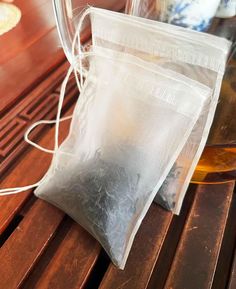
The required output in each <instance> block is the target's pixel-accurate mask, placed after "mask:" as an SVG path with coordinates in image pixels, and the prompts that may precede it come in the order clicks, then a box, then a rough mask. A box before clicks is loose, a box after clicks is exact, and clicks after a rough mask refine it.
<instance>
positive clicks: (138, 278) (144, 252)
mask: <svg viewBox="0 0 236 289" xmlns="http://www.w3.org/2000/svg"><path fill="white" fill-rule="evenodd" d="M172 218H173V215H172V214H171V213H170V212H167V211H165V210H164V209H162V208H160V207H159V206H157V205H155V204H153V205H152V206H151V207H150V209H149V211H148V213H147V215H146V217H145V219H144V221H143V223H142V225H141V227H140V229H139V231H138V233H137V236H136V238H135V240H134V244H133V247H132V250H131V252H130V256H129V258H128V261H127V264H126V267H125V270H124V271H122V270H118V269H117V268H115V266H114V265H110V266H109V268H108V270H107V272H106V275H105V276H104V278H103V281H102V283H101V285H100V287H99V288H101V289H117V288H122V289H126V288H127V289H131V288H135V289H144V288H146V287H147V285H148V281H149V279H150V277H151V274H152V270H153V268H154V266H155V263H156V260H157V258H158V255H159V253H160V249H161V247H162V244H163V242H164V240H165V237H166V234H167V231H168V228H169V226H170V223H171V220H172Z"/></svg>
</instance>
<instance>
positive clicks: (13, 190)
mask: <svg viewBox="0 0 236 289" xmlns="http://www.w3.org/2000/svg"><path fill="white" fill-rule="evenodd" d="M88 10H89V11H88ZM88 10H86V11H85V12H84V13H83V15H82V16H81V19H80V21H79V25H78V29H77V30H76V34H75V37H74V40H73V45H72V55H73V63H72V65H71V66H70V67H69V69H68V72H67V74H66V77H65V79H64V80H63V83H62V86H61V91H60V97H59V102H58V110H57V117H56V120H41V121H37V122H36V123H34V124H33V125H32V126H30V127H29V128H28V129H27V131H26V133H25V140H26V141H27V142H28V143H29V144H31V145H32V146H34V147H36V148H38V149H40V150H41V151H44V152H47V153H52V154H55V153H56V151H57V150H58V147H59V125H60V122H61V121H65V120H68V119H70V118H71V117H72V116H67V117H63V118H60V116H61V110H62V105H63V100H64V96H65V91H66V85H67V83H68V80H69V77H70V75H71V73H72V72H73V71H74V73H75V78H76V82H77V86H78V89H79V91H81V90H82V86H83V67H82V57H83V55H82V54H83V53H82V49H81V43H80V30H81V27H82V24H83V21H84V18H85V17H86V16H87V15H88V14H89V13H90V9H88ZM77 38H78V40H79V45H78V48H79V53H80V55H79V57H78V59H79V71H80V81H79V78H78V75H77V57H75V44H76V39H77ZM86 54H87V53H86ZM52 123H55V124H56V125H55V146H54V150H49V149H46V148H44V147H42V146H40V145H38V144H36V143H34V142H33V141H31V140H30V139H29V137H28V136H29V133H30V132H31V131H32V129H34V128H35V127H37V126H38V125H40V124H52ZM45 177H46V175H45V176H44V177H43V178H42V179H41V180H40V181H38V182H36V183H34V184H31V185H28V186H22V187H15V188H7V189H0V195H1V196H6V195H13V194H18V193H21V192H24V191H27V190H29V189H33V188H36V187H38V186H39V185H40V184H41V183H42V182H43V181H44V179H45Z"/></svg>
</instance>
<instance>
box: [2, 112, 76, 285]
mask: <svg viewBox="0 0 236 289" xmlns="http://www.w3.org/2000/svg"><path fill="white" fill-rule="evenodd" d="M71 112H72V111H71V110H70V111H69V112H68V114H71ZM68 128H69V122H67V121H66V122H63V123H62V124H61V130H60V139H61V140H62V139H64V138H65V136H66V135H67V133H68ZM53 136H54V129H51V130H50V132H49V133H48V134H47V135H46V136H44V137H43V138H42V140H41V141H40V142H39V143H40V144H41V145H42V146H44V147H47V148H52V147H53V142H54V138H53ZM51 157H52V156H51V155H49V154H47V153H44V152H41V151H38V150H36V149H33V148H32V149H31V150H30V151H29V152H28V153H27V154H26V156H25V157H24V158H23V159H22V160H20V162H19V163H18V164H17V166H16V167H15V168H14V169H13V170H12V171H11V174H10V175H8V176H7V177H6V178H5V179H4V181H3V182H2V183H1V188H8V187H15V186H24V185H29V184H32V183H34V182H37V181H38V180H39V179H41V178H42V177H43V175H44V173H45V172H46V170H47V168H48V167H49V165H50V161H51ZM29 194H30V192H26V193H21V194H18V195H12V196H1V197H0V208H1V211H0V233H2V232H3V230H4V229H5V228H6V227H7V225H8V224H9V222H10V221H11V220H12V218H13V217H14V215H15V214H16V213H17V212H18V211H19V210H20V208H21V207H22V206H23V204H24V203H25V201H26V200H27V198H28V196H29ZM0 288H1V287H0Z"/></svg>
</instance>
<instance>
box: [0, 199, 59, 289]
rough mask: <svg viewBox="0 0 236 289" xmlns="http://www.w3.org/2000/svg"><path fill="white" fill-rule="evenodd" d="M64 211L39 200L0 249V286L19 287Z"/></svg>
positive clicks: (9, 288) (10, 288)
mask: <svg viewBox="0 0 236 289" xmlns="http://www.w3.org/2000/svg"><path fill="white" fill-rule="evenodd" d="M63 216H64V214H63V212H61V211H60V210H58V209H57V208H55V207H53V206H51V205H49V204H47V203H46V202H44V201H42V200H37V201H36V203H35V204H34V205H33V206H32V208H31V209H30V210H29V212H28V213H27V215H26V216H25V218H24V219H23V221H22V222H21V223H20V224H19V226H18V227H17V228H16V230H15V231H14V233H13V234H12V235H11V237H10V238H9V239H8V240H7V241H6V242H5V243H4V245H3V246H2V248H1V250H0V260H1V262H0V276H1V278H0V288H7V289H13V288H14V289H15V288H18V287H19V285H20V284H21V282H22V281H23V280H24V278H25V276H26V275H27V274H28V273H29V271H30V269H31V268H32V267H33V265H34V263H35V262H36V261H37V259H38V257H39V256H40V255H41V254H42V252H43V250H44V248H45V247H46V246H47V244H48V242H49V241H50V239H51V238H52V236H53V234H54V232H55V230H56V228H57V227H58V225H59V224H60V222H61V220H62V218H63Z"/></svg>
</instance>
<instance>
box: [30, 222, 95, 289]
mask: <svg viewBox="0 0 236 289" xmlns="http://www.w3.org/2000/svg"><path fill="white" fill-rule="evenodd" d="M100 248H101V247H100V245H99V244H98V243H97V242H96V240H95V239H94V238H93V237H91V236H90V235H89V234H88V233H87V232H86V231H85V230H84V229H83V228H81V227H80V226H79V225H78V224H76V223H75V222H73V225H72V227H71V228H70V230H69V232H68V233H67V235H66V236H65V238H64V240H63V241H62V242H61V244H60V246H59V248H58V249H57V251H56V253H55V254H54V256H53V257H52V259H51V260H50V263H49V264H48V265H47V266H46V267H44V272H43V274H42V275H41V278H40V279H39V280H38V282H37V283H36V284H35V286H34V288H38V289H39V288H42V289H44V288H54V289H64V288H70V289H73V288H82V286H83V284H84V283H85V282H86V280H87V278H88V276H89V274H90V271H91V269H92V268H93V266H94V264H95V262H96V260H97V258H98V255H99V252H100Z"/></svg>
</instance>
